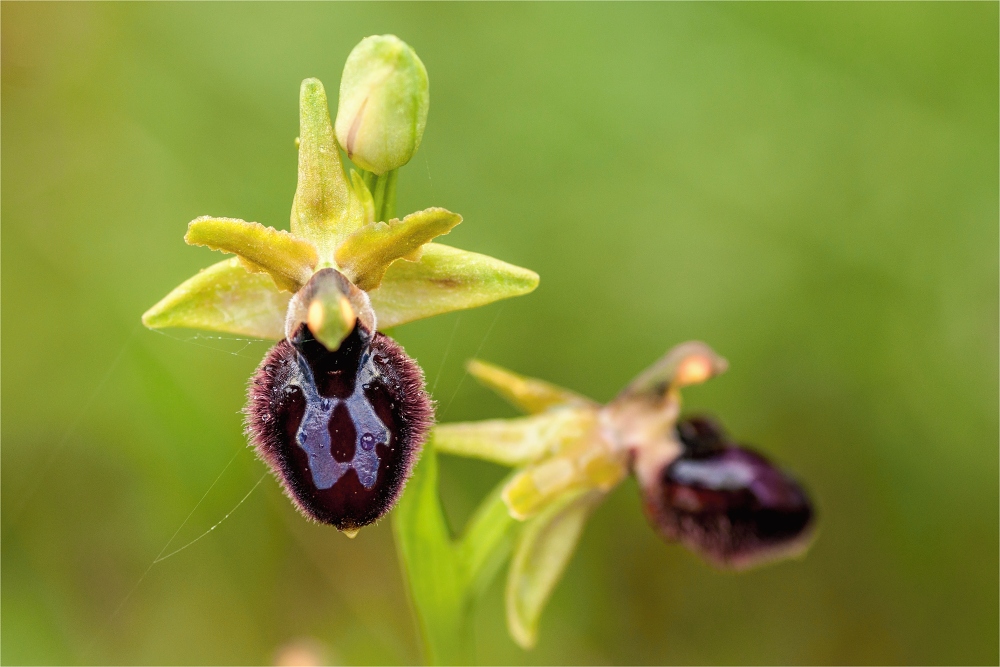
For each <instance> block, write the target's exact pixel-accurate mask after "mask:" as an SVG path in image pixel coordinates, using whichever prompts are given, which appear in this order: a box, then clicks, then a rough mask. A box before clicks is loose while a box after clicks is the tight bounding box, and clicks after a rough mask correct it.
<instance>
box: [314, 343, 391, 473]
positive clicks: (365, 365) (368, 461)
mask: <svg viewBox="0 0 1000 667" xmlns="http://www.w3.org/2000/svg"><path fill="white" fill-rule="evenodd" d="M296 356H297V358H298V367H299V372H300V373H301V375H302V378H301V379H302V381H301V382H300V383H299V385H300V388H301V389H302V393H303V395H304V396H305V403H306V409H305V413H304V414H303V415H302V422H301V423H300V424H299V430H298V432H297V433H296V434H295V444H297V445H298V446H299V448H300V449H302V451H304V452H305V453H306V456H308V458H309V471H310V472H311V474H312V478H313V484H314V485H315V486H316V488H317V489H329V488H330V487H331V486H333V485H334V484H336V483H337V481H338V480H339V479H340V478H341V477H343V476H344V474H345V473H346V472H347V471H348V470H350V469H351V468H354V470H355V472H356V473H357V475H358V480H359V481H360V482H361V485H362V486H364V487H365V488H366V489H370V488H372V487H373V486H375V479H376V478H377V476H378V465H379V457H378V454H376V453H375V445H377V444H383V445H386V444H388V443H389V429H387V428H386V427H385V424H383V423H382V420H381V419H379V418H378V415H376V414H375V411H374V410H373V409H372V405H371V403H370V402H369V401H368V398H367V397H366V396H365V393H364V390H365V387H366V386H367V385H368V383H370V382H371V381H372V380H374V379H375V377H376V371H375V369H374V365H373V364H371V363H370V355H369V352H367V351H366V352H365V353H364V354H362V355H361V362H360V364H359V365H358V374H357V377H356V378H355V381H354V391H353V392H352V393H351V395H350V396H348V397H347V398H346V399H339V398H326V397H324V396H320V395H319V391H318V390H317V388H316V381H315V378H314V377H313V373H312V369H311V368H310V367H309V364H308V362H306V360H305V359H304V358H303V357H302V355H301V354H297V355H296ZM341 403H343V404H344V406H345V407H346V408H347V412H348V414H349V415H350V417H351V422H352V423H353V424H354V457H353V458H352V459H351V460H350V461H346V462H340V461H338V460H336V459H335V458H333V453H332V452H331V442H330V420H331V419H332V417H333V411H334V410H336V408H337V406H338V405H339V404H341Z"/></svg>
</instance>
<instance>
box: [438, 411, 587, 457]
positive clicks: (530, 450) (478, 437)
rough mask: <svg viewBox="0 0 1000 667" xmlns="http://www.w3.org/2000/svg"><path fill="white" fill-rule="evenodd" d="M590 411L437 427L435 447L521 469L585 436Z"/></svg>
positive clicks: (552, 413) (555, 413) (444, 451)
mask: <svg viewBox="0 0 1000 667" xmlns="http://www.w3.org/2000/svg"><path fill="white" fill-rule="evenodd" d="M593 420H594V416H593V413H592V411H590V410H572V409H565V410H553V411H552V412H546V413H544V414H540V415H535V416H533V417H519V418H516V419H489V420H485V421H478V422H457V423H454V424H438V425H437V426H436V427H435V428H434V443H435V446H436V447H437V450H438V451H439V452H442V453H445V454H454V455H456V456H467V457H470V458H477V459H484V460H486V461H492V462H494V463H499V464H501V465H507V466H518V465H524V464H526V463H531V462H532V461H536V460H538V459H539V458H541V457H542V456H544V455H545V454H549V453H552V452H556V451H559V449H560V448H561V447H563V446H564V445H566V444H568V443H571V442H573V441H574V440H577V439H579V438H582V437H583V436H584V435H586V434H587V433H588V432H589V431H590V429H591V428H592V427H593Z"/></svg>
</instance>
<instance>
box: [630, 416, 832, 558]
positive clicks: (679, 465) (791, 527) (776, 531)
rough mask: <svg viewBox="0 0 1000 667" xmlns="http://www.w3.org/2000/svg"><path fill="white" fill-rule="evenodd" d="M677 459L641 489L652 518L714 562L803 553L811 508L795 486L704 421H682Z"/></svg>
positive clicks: (669, 534) (663, 530) (662, 529)
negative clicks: (679, 450) (680, 445)
mask: <svg viewBox="0 0 1000 667" xmlns="http://www.w3.org/2000/svg"><path fill="white" fill-rule="evenodd" d="M677 433H678V437H679V439H680V441H681V443H682V445H683V451H682V453H681V455H680V456H679V457H677V458H676V459H674V460H673V461H672V462H670V463H669V464H667V465H664V466H663V468H662V469H661V470H660V472H659V474H658V475H656V476H655V477H653V478H652V482H651V483H647V484H645V485H644V486H645V487H646V488H644V489H643V496H644V501H645V502H644V504H645V508H646V512H647V515H648V516H649V519H650V522H651V523H652V524H653V525H654V527H656V528H657V529H658V530H659V531H660V532H661V533H663V535H664V536H665V537H666V538H668V539H671V540H678V541H680V542H682V543H683V544H684V545H685V546H687V547H688V548H690V549H692V550H694V551H696V552H698V553H700V554H701V555H702V556H704V557H706V558H708V559H709V560H710V561H712V562H714V563H716V564H717V565H720V566H723V567H730V568H744V567H750V566H753V565H757V564H759V563H761V562H765V561H769V560H774V559H776V558H781V557H785V556H791V555H795V554H797V553H799V552H801V551H802V550H803V549H804V548H805V547H806V546H807V545H808V542H809V537H810V536H811V533H812V530H811V528H812V524H813V509H812V505H811V503H810V502H809V498H808V496H807V495H806V493H805V491H803V489H802V487H801V486H799V484H798V483H797V482H796V481H795V480H794V479H792V478H791V477H789V476H788V475H786V474H785V473H784V472H782V471H781V470H779V469H778V468H777V467H775V466H774V465H773V464H772V463H771V462H770V461H768V460H767V459H766V458H764V457H763V456H762V455H760V454H758V453H757V452H754V451H752V450H750V449H746V448H743V447H737V446H735V445H733V444H732V443H729V442H728V441H727V440H726V437H725V435H724V434H723V432H722V431H721V429H720V428H718V426H716V425H715V424H714V423H712V422H711V421H709V420H707V419H703V418H694V419H687V420H684V421H682V422H680V423H679V424H678V426H677Z"/></svg>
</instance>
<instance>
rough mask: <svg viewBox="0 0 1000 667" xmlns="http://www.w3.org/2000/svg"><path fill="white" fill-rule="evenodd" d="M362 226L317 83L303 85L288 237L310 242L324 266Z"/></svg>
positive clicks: (361, 208) (358, 202)
mask: <svg viewBox="0 0 1000 667" xmlns="http://www.w3.org/2000/svg"><path fill="white" fill-rule="evenodd" d="M364 221H365V212H364V206H363V204H362V202H361V199H360V198H359V197H358V195H357V193H356V192H355V191H354V188H352V187H351V186H350V185H348V183H347V178H346V176H344V168H343V166H342V165H341V162H340V149H339V148H338V147H337V141H336V139H335V138H334V136H333V125H332V124H331V123H330V108H329V106H327V101H326V91H325V90H324V89H323V84H322V83H320V81H319V80H318V79H306V80H305V81H303V82H302V88H301V90H300V92H299V182H298V186H297V187H296V189H295V199H294V201H293V202H292V221H291V222H292V234H295V235H296V236H298V237H299V238H303V239H306V240H308V241H311V242H312V244H313V245H314V246H316V248H317V250H319V254H320V259H321V260H323V261H324V263H328V262H330V261H331V260H332V259H333V253H334V251H335V250H336V248H337V246H338V245H340V243H341V242H342V241H343V240H344V239H345V238H347V237H348V236H350V235H351V234H353V233H354V232H355V231H357V230H358V229H359V228H360V227H361V226H362V225H363V224H364Z"/></svg>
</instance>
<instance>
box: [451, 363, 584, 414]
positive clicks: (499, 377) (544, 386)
mask: <svg viewBox="0 0 1000 667" xmlns="http://www.w3.org/2000/svg"><path fill="white" fill-rule="evenodd" d="M465 367H466V368H467V369H468V370H469V374H470V375H471V376H472V377H474V378H476V379H477V380H479V382H480V383H481V384H483V385H485V386H486V387H488V388H490V389H492V390H493V391H495V392H496V393H498V394H500V396H502V397H503V398H505V399H506V400H507V402H508V403H510V404H511V405H513V406H514V407H515V408H520V409H521V410H523V411H524V412H527V413H528V414H538V413H539V412H544V411H546V410H548V409H549V408H554V407H558V406H562V405H592V406H595V407H596V406H597V404H596V403H594V402H593V401H591V400H590V399H589V398H586V397H584V396H581V395H579V394H577V393H574V392H572V391H570V390H569V389H563V388H562V387H558V386H556V385H554V384H550V383H548V382H545V381H544V380H537V379H535V378H529V377H525V376H523V375H518V374H517V373H512V372H511V371H508V370H506V369H504V368H500V367H499V366H496V365H494V364H490V363H487V362H485V361H480V360H478V359H473V360H471V361H470V362H469V363H467V364H466V365H465Z"/></svg>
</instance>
